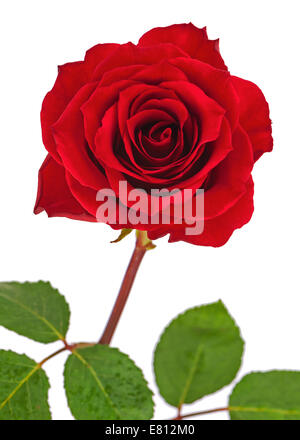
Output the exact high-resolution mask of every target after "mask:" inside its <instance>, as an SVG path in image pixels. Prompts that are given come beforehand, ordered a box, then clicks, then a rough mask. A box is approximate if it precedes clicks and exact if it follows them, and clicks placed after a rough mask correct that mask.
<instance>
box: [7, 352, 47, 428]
mask: <svg viewBox="0 0 300 440" xmlns="http://www.w3.org/2000/svg"><path fill="white" fill-rule="evenodd" d="M48 389H49V382H48V378H47V376H46V373H45V372H44V371H43V370H42V369H41V367H40V365H39V364H37V363H36V362H34V361H33V360H32V359H30V358H28V357H27V356H25V355H24V354H23V355H21V354H17V353H14V352H12V351H4V350H0V420H50V419H51V414H50V411H49V405H48V401H47V399H48Z"/></svg>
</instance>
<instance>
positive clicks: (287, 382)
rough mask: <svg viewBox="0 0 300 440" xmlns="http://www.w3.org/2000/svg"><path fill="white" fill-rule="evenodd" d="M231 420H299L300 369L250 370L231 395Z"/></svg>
mask: <svg viewBox="0 0 300 440" xmlns="http://www.w3.org/2000/svg"><path fill="white" fill-rule="evenodd" d="M229 409H230V417H231V419H232V420H300V372H299V371H267V372H265V373H250V374H247V376H245V377H243V379H242V380H241V381H240V382H239V383H238V384H237V385H236V386H235V388H234V390H233V392H232V394H231V396H230V399H229Z"/></svg>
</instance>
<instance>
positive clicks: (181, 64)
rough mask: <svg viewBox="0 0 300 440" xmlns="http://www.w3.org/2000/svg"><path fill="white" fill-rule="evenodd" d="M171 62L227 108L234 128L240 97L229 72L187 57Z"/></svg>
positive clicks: (227, 113) (228, 116) (236, 121)
mask: <svg viewBox="0 0 300 440" xmlns="http://www.w3.org/2000/svg"><path fill="white" fill-rule="evenodd" d="M169 63H170V64H173V65H175V66H177V67H178V68H180V69H181V70H182V71H183V72H184V73H185V75H186V76H187V77H188V80H189V81H191V82H193V83H194V84H196V85H197V86H198V87H199V88H200V89H201V90H203V92H204V93H205V94H206V95H207V96H209V97H210V98H212V99H214V100H215V101H216V102H217V103H218V104H220V106H221V107H223V108H224V109H225V110H226V117H227V118H228V120H229V122H230V124H231V126H232V129H233V130H234V129H235V128H236V126H237V124H238V118H239V97H238V94H237V92H236V90H235V88H234V86H233V84H232V81H231V76H230V74H229V72H227V71H224V70H219V69H215V68H214V67H212V66H209V65H208V64H206V63H202V62H201V61H198V60H191V59H186V58H174V59H173V60H169Z"/></svg>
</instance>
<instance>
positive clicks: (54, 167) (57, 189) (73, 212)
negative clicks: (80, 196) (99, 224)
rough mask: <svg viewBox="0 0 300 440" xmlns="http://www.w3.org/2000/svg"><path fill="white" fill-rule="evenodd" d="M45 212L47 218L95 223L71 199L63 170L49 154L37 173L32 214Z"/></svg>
mask: <svg viewBox="0 0 300 440" xmlns="http://www.w3.org/2000/svg"><path fill="white" fill-rule="evenodd" d="M44 210H45V211H46V212H47V214H48V216H49V217H69V218H71V219H75V220H85V221H90V222H94V221H96V219H95V218H93V216H91V215H90V214H89V213H88V212H87V211H86V210H85V209H84V208H83V207H82V206H81V205H80V204H79V203H78V202H77V200H76V199H75V198H74V197H73V195H72V193H71V191H70V189H69V187H68V184H67V182H66V179H65V170H64V168H63V167H62V166H61V165H59V164H58V163H57V162H56V161H55V160H54V159H53V158H52V157H51V156H50V155H49V154H48V156H47V157H46V159H45V160H44V162H43V164H42V166H41V168H40V171H39V184H38V193H37V198H36V203H35V207H34V213H35V214H39V213H40V212H42V211H44Z"/></svg>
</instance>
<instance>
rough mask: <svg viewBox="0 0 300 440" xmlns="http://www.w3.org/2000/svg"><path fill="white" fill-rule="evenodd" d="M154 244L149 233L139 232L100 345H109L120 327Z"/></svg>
mask: <svg viewBox="0 0 300 440" xmlns="http://www.w3.org/2000/svg"><path fill="white" fill-rule="evenodd" d="M151 246H152V243H151V241H150V240H149V239H148V237H147V232H144V231H137V239H136V243H135V248H134V251H133V254H132V257H131V260H130V262H129V265H128V267H127V270H126V273H125V276H124V278H123V282H122V285H121V287H120V291H119V294H118V297H117V299H116V302H115V304H114V307H113V309H112V312H111V315H110V317H109V320H108V322H107V324H106V327H105V329H104V332H103V334H102V336H101V338H100V340H99V342H98V343H99V344H105V345H109V344H110V342H111V340H112V337H113V335H114V332H115V330H116V327H117V325H118V322H119V319H120V317H121V314H122V312H123V309H124V307H125V304H126V301H127V298H128V296H129V293H130V291H131V288H132V285H133V282H134V280H135V276H136V274H137V271H138V268H139V267H140V264H141V262H142V259H143V257H144V255H145V253H146V251H147V250H148V249H151Z"/></svg>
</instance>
